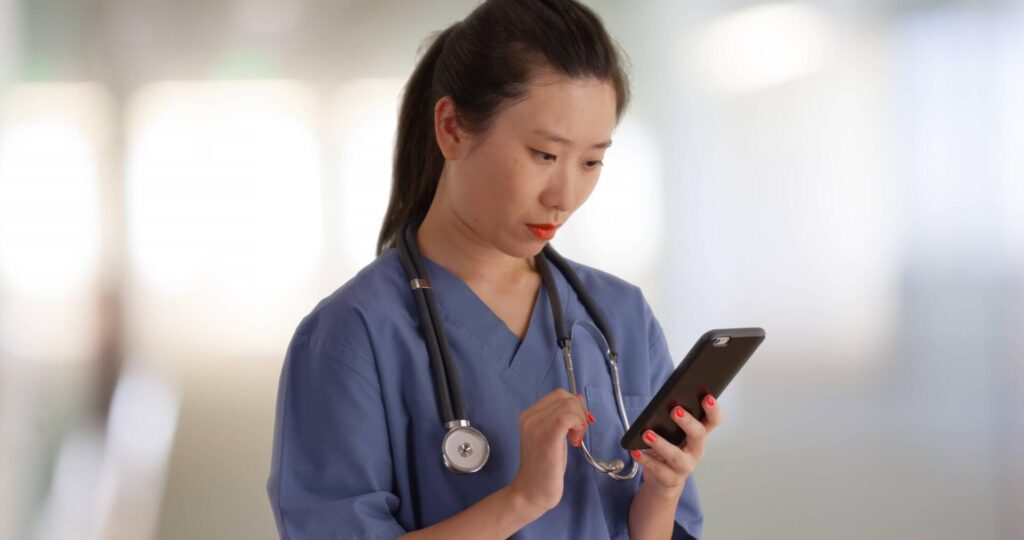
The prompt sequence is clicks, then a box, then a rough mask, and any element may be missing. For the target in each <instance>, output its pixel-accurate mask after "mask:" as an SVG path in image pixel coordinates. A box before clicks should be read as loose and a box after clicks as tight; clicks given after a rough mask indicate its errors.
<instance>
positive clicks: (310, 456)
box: [267, 248, 703, 540]
mask: <svg viewBox="0 0 1024 540" xmlns="http://www.w3.org/2000/svg"><path fill="white" fill-rule="evenodd" d="M569 263H570V265H571V266H572V267H573V269H574V270H576V272H577V273H578V274H579V277H580V280H581V281H582V282H583V284H584V286H585V287H586V288H587V290H588V291H589V292H590V294H591V295H592V296H593V297H594V299H595V301H596V302H597V303H598V305H599V306H601V309H602V310H604V313H605V317H606V318H607V319H608V324H609V325H610V327H611V332H613V333H614V339H615V340H616V345H617V347H618V349H619V357H620V364H619V370H620V373H621V384H622V393H623V400H624V403H625V406H626V411H627V416H628V417H629V418H630V421H632V420H633V419H635V418H636V416H637V415H638V414H639V413H640V411H641V410H642V409H643V407H644V405H646V404H647V402H648V400H649V399H650V398H651V397H652V395H653V394H654V393H655V392H656V391H657V390H658V388H660V387H661V384H662V383H663V382H664V381H665V380H666V379H667V378H668V376H669V374H670V373H671V371H672V369H673V362H672V359H671V357H670V356H669V350H668V344H667V343H666V340H665V336H664V334H663V333H662V330H661V326H660V325H659V324H658V321H657V319H655V317H654V314H653V313H652V312H651V309H650V306H649V305H648V304H647V301H646V300H645V299H644V297H643V294H642V293H641V291H640V289H639V288H638V287H636V286H634V285H631V284H629V283H627V282H625V281H623V280H621V279H619V278H616V277H615V276H612V275H610V274H608V273H605V272H602V271H599V270H596V269H593V268H590V267H587V266H585V265H581V264H579V263H576V262H573V261H569ZM423 264H424V265H425V267H426V271H427V275H428V277H429V279H430V281H431V284H432V286H433V288H434V295H435V298H436V299H437V303H438V306H439V309H440V312H441V317H442V319H443V321H444V329H445V332H446V333H447V337H448V342H449V345H450V347H451V352H452V354H453V357H454V358H453V361H454V363H455V365H456V369H457V371H458V376H459V380H460V382H461V385H462V392H463V395H464V396H465V402H466V409H467V411H468V412H467V414H468V416H469V420H470V422H471V423H472V424H473V426H475V427H477V428H478V429H479V430H480V431H482V432H483V433H484V435H486V436H487V438H488V440H489V442H490V445H491V454H490V459H489V461H488V462H487V464H486V465H485V466H484V468H483V469H481V470H480V471H478V472H476V473H473V474H457V473H453V472H450V471H448V470H447V469H446V468H445V466H444V464H443V462H442V460H441V439H442V437H444V435H445V432H446V430H445V428H444V427H443V426H442V422H441V416H440V412H439V411H438V406H437V396H436V394H435V391H434V386H433V384H432V378H431V374H430V360H429V356H428V354H427V349H426V345H425V342H424V340H423V337H422V334H421V331H420V321H419V314H418V312H417V309H416V305H415V301H414V298H413V294H412V292H411V291H410V289H409V285H408V281H407V279H406V276H405V273H404V271H403V269H402V266H401V262H400V261H399V257H398V252H397V251H396V250H395V249H393V248H391V249H387V250H385V251H384V252H383V253H381V255H380V256H379V257H377V259H376V260H374V261H373V262H372V263H370V264H369V265H367V266H366V267H365V268H363V269H362V270H361V271H360V272H359V273H358V274H357V275H356V276H355V277H353V278H352V279H351V280H349V281H348V282H347V283H345V284H344V285H343V286H342V287H341V288H339V289H338V290H337V291H335V292H334V293H333V294H331V295H330V296H328V297H327V298H325V299H323V300H322V301H320V303H319V304H317V306H316V307H315V308H314V309H313V311H312V312H310V313H309V315H307V316H306V317H305V318H304V319H303V320H302V322H301V323H300V324H299V326H298V328H297V329H296V331H295V335H294V337H293V338H292V340H291V343H290V344H289V346H288V352H287V356H286V358H285V361H284V367H283V369H282V372H281V380H280V386H279V389H278V399H277V419H276V428H275V434H274V453H273V464H272V466H271V472H270V479H269V481H268V482H267V492H268V494H269V496H270V503H271V506H272V507H273V510H274V517H275V518H276V520H277V526H278V531H279V532H280V534H281V536H282V537H283V538H290V539H293V540H298V539H302V538H328V537H330V538H346V539H384V538H395V537H397V536H400V535H401V534H403V533H405V532H407V531H412V530H415V529H420V528H423V527H427V526H429V525H432V524H434V523H437V522H439V521H442V520H444V519H446V518H448V517H451V516H452V515H454V514H456V513H458V512H460V511H462V510H464V509H466V508H468V507H469V506H472V505H473V504H474V503H476V502H477V501H479V500H481V499H483V498H484V497H486V496H487V495H489V494H490V493H492V492H494V491H495V490H497V489H500V488H502V487H504V486H507V485H508V484H509V483H511V481H512V479H513V478H514V477H515V474H516V471H517V470H518V469H519V425H518V422H519V414H520V413H521V412H522V411H523V410H525V409H527V408H528V407H529V406H530V405H532V404H533V403H534V402H536V401H537V400H538V399H540V398H541V397H542V396H544V395H545V394H547V393H549V392H551V391H552V390H554V389H556V388H566V389H567V388H568V379H567V375H566V373H565V368H564V364H563V361H562V356H561V352H560V351H559V349H558V347H557V345H556V339H555V332H554V323H553V319H552V315H551V308H550V306H549V303H548V296H547V291H546V289H545V287H543V286H542V287H540V290H539V292H538V294H537V298H536V302H535V304H534V308H533V314H532V316H531V319H530V323H529V329H528V330H527V333H526V337H525V338H524V339H522V340H520V339H519V337H518V336H517V335H515V334H514V333H512V331H510V330H509V328H508V327H507V326H506V325H505V323H504V322H503V321H502V320H501V319H500V318H498V316H497V315H496V314H495V313H494V312H492V311H491V310H490V308H488V307H487V305H486V304H484V302H483V301H482V300H481V299H480V298H479V297H478V296H477V295H476V294H475V293H474V292H473V291H472V290H471V289H470V288H469V286H468V285H466V284H465V283H464V282H463V281H462V280H460V279H459V278H458V277H456V276H455V275H454V274H452V273H451V272H449V271H448V270H446V269H445V268H444V267H442V266H440V265H439V264H437V263H436V262H434V261H432V260H430V259H429V258H427V257H423ZM552 274H553V275H554V277H555V280H556V283H557V291H558V295H559V296H560V298H561V302H562V307H563V309H564V310H565V320H566V324H567V325H570V324H572V322H573V321H576V320H580V319H589V316H588V315H587V313H586V310H585V309H584V307H583V305H582V304H581V303H580V302H579V300H578V299H577V297H576V295H575V294H574V293H573V291H572V287H570V285H569V283H568V282H567V281H566V280H565V278H564V277H563V276H562V274H561V272H559V271H558V270H557V269H556V268H552ZM580 330H582V329H577V331H576V333H575V335H574V337H575V343H574V344H573V351H574V357H573V360H574V367H575V369H576V381H577V384H578V385H579V389H580V391H581V392H582V393H583V394H584V396H585V397H586V402H587V405H588V407H589V408H590V410H591V411H592V412H593V414H594V416H595V418H596V422H595V423H594V424H593V425H591V426H590V427H589V428H588V430H587V433H586V435H585V437H586V442H587V446H588V448H590V449H591V452H592V453H593V454H594V456H595V457H597V458H598V459H604V460H610V459H615V458H618V459H622V460H623V461H624V462H625V463H627V464H630V463H631V461H630V458H629V455H628V453H627V452H626V450H624V449H622V448H621V447H619V443H618V441H619V438H620V437H621V436H622V433H623V432H622V425H621V423H620V422H619V421H618V414H617V412H616V408H615V401H614V397H613V396H614V394H613V390H612V383H611V378H610V376H609V374H608V369H607V364H606V363H605V361H604V359H603V357H602V355H601V352H600V349H599V347H598V346H597V342H596V340H593V338H591V337H590V335H589V334H588V333H587V332H585V331H580ZM581 339H582V340H586V341H589V343H586V342H585V343H581V342H580V340H581ZM641 473H642V470H641V472H640V473H638V474H637V476H636V477H635V478H634V479H633V480H630V481H619V480H614V479H612V478H608V477H606V476H604V475H602V474H600V473H598V472H597V471H595V470H594V469H593V468H592V467H591V466H590V465H589V464H587V463H586V461H585V460H584V458H583V456H582V455H581V452H580V451H579V450H578V449H576V448H574V447H571V446H570V447H569V458H568V465H567V468H566V472H565V480H564V482H565V484H564V490H563V495H562V500H561V502H560V503H559V504H558V506H556V507H555V508H554V509H552V510H550V511H548V512H547V513H545V514H544V515H543V516H541V517H540V518H538V519H537V520H536V521H533V522H532V523H530V524H528V525H527V526H525V527H524V528H522V529H520V530H519V532H517V533H516V534H515V535H513V536H512V538H517V539H524V540H525V539H534V538H536V539H545V540H547V539H550V538H565V537H568V536H570V535H572V536H573V537H578V538H592V539H604V538H609V539H619V538H623V539H625V538H628V536H629V528H628V523H627V518H628V515H629V506H630V503H631V501H632V498H633V495H634V494H635V493H636V490H637V488H638V487H639V486H640V483H641V482H642V481H643V480H642V474H641ZM702 523H703V513H702V511H701V508H700V502H699V500H698V498H697V488H696V486H695V484H694V480H693V476H692V475H691V476H690V477H689V479H688V480H687V482H686V486H685V489H684V491H683V495H682V497H680V500H679V506H678V508H677V509H676V527H675V531H674V534H673V538H690V537H692V538H699V537H700V534H701V526H702Z"/></svg>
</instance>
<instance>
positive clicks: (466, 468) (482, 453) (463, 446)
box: [441, 420, 491, 473]
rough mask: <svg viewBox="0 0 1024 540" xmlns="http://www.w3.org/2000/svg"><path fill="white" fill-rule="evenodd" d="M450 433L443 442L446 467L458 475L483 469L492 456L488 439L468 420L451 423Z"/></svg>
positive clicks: (442, 450)
mask: <svg viewBox="0 0 1024 540" xmlns="http://www.w3.org/2000/svg"><path fill="white" fill-rule="evenodd" d="M447 427H448V428H449V429H448V433H447V434H445V436H444V439H442V440H441V456H442V457H443V458H444V466H445V467H448V470H449V471H452V472H457V473H474V472H477V471H479V470H480V469H481V468H483V466H484V464H486V463H487V458H488V457H490V455H491V445H490V444H488V443H487V437H484V434H483V433H480V431H479V430H478V429H476V428H474V427H473V426H470V425H469V421H467V420H454V421H452V422H449V423H448V425H447Z"/></svg>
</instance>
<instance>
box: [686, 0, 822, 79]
mask: <svg viewBox="0 0 1024 540" xmlns="http://www.w3.org/2000/svg"><path fill="white" fill-rule="evenodd" d="M834 32H835V29H834V28H832V25H831V24H830V21H829V20H828V18H827V17H826V16H825V14H824V13H822V12H821V10H820V9H819V8H818V7H816V6H814V5H811V4H808V3H804V2H787V3H770V4H761V5H756V6H752V7H748V8H744V9H741V10H739V11H736V12H734V13H730V14H728V15H726V16H724V17H721V18H720V19H718V20H715V21H713V22H711V23H710V24H709V25H708V26H707V27H706V28H705V29H704V30H703V31H701V32H700V33H699V34H698V35H697V36H696V42H695V44H694V45H695V48H696V53H697V58H696V59H695V61H694V62H693V65H694V66H695V67H696V69H698V70H699V72H700V78H701V79H703V80H705V81H707V82H708V83H709V84H711V85H712V86H713V87H715V88H717V89H719V90H724V91H727V92H745V91H751V90H759V89H763V88H767V87H771V86H776V85H779V84H783V83H785V82H788V81H791V80H794V79H798V78H800V77H803V76H806V75H808V74H810V73H812V72H814V71H816V70H818V69H819V68H820V67H821V66H822V65H824V63H825V61H826V60H827V58H828V56H829V55H830V53H831V47H832V35H833V34H834Z"/></svg>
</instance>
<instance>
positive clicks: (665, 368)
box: [641, 300, 704, 540]
mask: <svg viewBox="0 0 1024 540" xmlns="http://www.w3.org/2000/svg"><path fill="white" fill-rule="evenodd" d="M644 311H645V313H644V316H645V319H646V322H647V335H648V338H649V340H650V341H649V343H650V351H649V354H648V358H649V359H650V362H651V394H654V393H656V392H657V391H658V390H659V389H660V388H661V385H662V384H664V383H665V381H667V380H668V378H669V376H670V375H671V374H672V371H673V370H674V369H675V363H674V362H673V361H672V356H671V354H670V353H669V350H668V341H667V340H666V339H665V333H664V332H663V331H662V329H661V324H659V323H658V319H657V318H656V317H655V316H654V313H653V311H652V310H651V307H650V305H648V304H647V301H646V300H644ZM641 482H642V480H641ZM703 525H704V512H703V511H702V510H701V507H700V499H699V497H698V496H697V484H696V481H695V480H694V474H691V475H690V477H689V478H687V479H686V486H685V487H684V488H683V494H682V496H680V497H679V506H677V507H676V525H675V528H674V530H673V531H672V540H685V539H690V538H692V539H693V540H699V539H700V535H701V528H702V527H703Z"/></svg>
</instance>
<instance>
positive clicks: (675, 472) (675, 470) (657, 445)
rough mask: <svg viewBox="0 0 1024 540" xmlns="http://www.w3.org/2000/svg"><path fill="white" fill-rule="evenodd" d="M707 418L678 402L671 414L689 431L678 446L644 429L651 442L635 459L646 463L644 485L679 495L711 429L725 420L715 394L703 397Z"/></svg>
mask: <svg viewBox="0 0 1024 540" xmlns="http://www.w3.org/2000/svg"><path fill="white" fill-rule="evenodd" d="M701 406H702V407H703V408H704V413H705V415H704V420H703V421H698V420H697V419H696V418H694V417H693V415H691V414H690V413H688V412H686V411H685V410H684V409H683V408H682V407H679V406H676V408H675V409H673V410H672V412H671V417H672V419H673V420H675V422H676V423H677V424H679V427H681V428H683V431H685V432H686V439H684V440H683V443H682V444H680V445H679V446H676V445H674V444H672V443H670V442H668V441H667V440H665V439H664V438H662V437H661V435H658V434H657V433H655V432H653V431H651V430H647V431H645V432H644V442H646V443H647V445H648V446H650V448H649V449H647V450H644V451H639V450H633V459H635V460H637V462H639V463H640V465H643V467H644V484H643V486H641V489H645V488H646V489H648V490H655V491H657V492H658V493H659V495H666V496H670V497H675V498H677V499H678V498H679V496H680V495H682V493H683V487H684V486H685V485H686V479H687V478H688V477H689V476H690V474H691V473H692V472H693V470H694V468H696V466H697V463H699V462H700V460H701V458H703V457H704V445H705V443H706V442H707V438H708V433H711V432H712V431H714V429H715V428H716V427H718V426H719V425H721V424H722V419H723V417H722V410H721V407H720V406H719V405H718V404H717V403H716V402H715V398H713V397H712V396H711V395H708V396H707V397H705V398H704V399H703V400H702V401H701Z"/></svg>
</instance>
